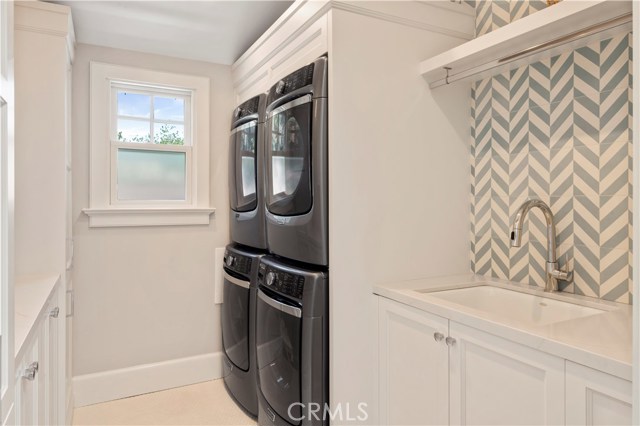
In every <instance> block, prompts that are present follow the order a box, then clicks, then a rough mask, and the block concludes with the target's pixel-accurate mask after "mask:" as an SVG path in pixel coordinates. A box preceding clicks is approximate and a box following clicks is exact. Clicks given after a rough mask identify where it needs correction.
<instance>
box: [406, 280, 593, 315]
mask: <svg viewBox="0 0 640 426" xmlns="http://www.w3.org/2000/svg"><path fill="white" fill-rule="evenodd" d="M416 291H417V292H419V293H426V294H428V295H429V296H430V297H433V298H435V299H440V300H444V301H447V302H451V303H455V304H457V305H462V306H465V307H468V308H471V309H475V310H478V311H484V312H487V313H491V314H493V315H497V316H500V317H503V318H504V319H506V320H511V321H518V322H525V323H529V324H534V325H548V324H553V323H557V322H561V321H567V320H572V319H576V318H582V317H587V316H591V315H597V314H601V313H603V312H605V310H601V309H596V308H592V307H589V306H582V305H578V304H576V303H570V302H564V301H561V300H556V299H551V298H548V297H541V296H538V295H535V294H529V293H524V292H520V291H515V290H507V289H504V288H501V287H495V286H491V285H487V284H480V285H477V286H473V287H465V288H455V289H448V290H431V289H428V290H416Z"/></svg>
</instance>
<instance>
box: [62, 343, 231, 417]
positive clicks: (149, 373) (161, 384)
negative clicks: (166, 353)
mask: <svg viewBox="0 0 640 426" xmlns="http://www.w3.org/2000/svg"><path fill="white" fill-rule="evenodd" d="M221 377H222V352H215V353H209V354H204V355H197V356H192V357H187V358H180V359H174V360H170V361H163V362H157V363H152V364H143V365H136V366H133V367H129V368H122V369H118V370H110V371H103V372H100V373H94V374H84V375H82V376H76V377H74V378H73V390H74V403H75V407H84V406H86V405H92V404H99V403H101V402H107V401H113V400H115V399H121V398H128V397H131V396H136V395H142V394H145V393H150V392H158V391H161V390H166V389H171V388H176V387H180V386H187V385H192V384H195V383H201V382H206V381H209V380H214V379H219V378H221Z"/></svg>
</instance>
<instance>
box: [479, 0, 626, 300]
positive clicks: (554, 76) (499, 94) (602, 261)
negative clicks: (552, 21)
mask: <svg viewBox="0 0 640 426" xmlns="http://www.w3.org/2000/svg"><path fill="white" fill-rule="evenodd" d="M544 7H546V2H545V1H540V0H535V1H534V0H532V1H480V2H477V3H476V31H477V34H478V35H480V34H484V33H486V32H488V31H492V30H494V29H496V28H498V27H500V26H502V25H505V24H507V23H509V22H511V21H512V20H514V19H519V18H521V17H523V16H526V15H527V14H530V13H533V12H535V11H537V10H540V9H541V8H544ZM471 95H472V102H471V104H472V106H471V113H472V137H473V143H472V147H471V157H472V158H471V174H472V185H471V192H472V203H471V216H472V218H471V219H472V227H471V234H472V235H471V268H472V270H473V271H474V272H476V273H478V274H482V275H491V276H494V277H498V278H504V279H510V280H512V281H518V282H526V283H531V284H537V285H539V286H544V282H545V258H546V226H545V223H544V219H543V216H542V215H541V214H540V212H538V211H534V212H532V213H530V217H529V218H528V219H527V220H526V222H525V233H524V236H523V244H522V247H520V248H511V247H510V246H509V230H510V224H511V222H512V220H513V217H514V215H515V211H516V209H517V208H518V207H519V206H520V205H521V204H522V202H524V201H525V200H527V199H528V198H540V199H542V200H543V201H545V202H546V203H547V204H548V205H549V206H550V207H551V209H552V211H553V213H554V215H555V218H556V228H557V229H556V231H557V236H558V239H557V243H558V255H559V259H560V264H561V266H564V265H565V263H566V262H567V261H568V262H569V264H570V267H571V268H572V269H573V271H574V281H573V282H572V283H571V284H569V285H568V286H566V288H564V290H565V291H570V292H575V293H577V294H582V295H587V296H592V297H599V298H603V299H607V300H613V301H618V302H624V303H631V294H630V287H631V262H632V259H631V226H632V224H631V195H632V192H631V177H632V170H631V167H632V150H631V35H630V34H622V35H619V36H616V37H613V38H611V39H608V40H604V41H601V42H596V43H593V44H590V45H588V46H586V47H582V48H579V49H577V50H574V51H568V52H566V53H563V54H561V55H558V56H555V57H552V58H550V59H547V60H542V61H540V62H536V63H534V64H531V65H528V66H523V67H521V68H518V69H514V70H511V71H510V72H506V73H503V74H500V75H496V76H494V77H492V78H487V79H485V80H481V81H478V82H476V83H474V85H473V87H472V93H471Z"/></svg>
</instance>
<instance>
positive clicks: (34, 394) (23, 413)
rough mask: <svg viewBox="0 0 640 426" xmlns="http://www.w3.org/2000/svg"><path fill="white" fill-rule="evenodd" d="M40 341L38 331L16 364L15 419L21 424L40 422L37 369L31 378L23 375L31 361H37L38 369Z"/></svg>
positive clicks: (22, 425) (27, 424)
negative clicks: (16, 410) (16, 408)
mask: <svg viewBox="0 0 640 426" xmlns="http://www.w3.org/2000/svg"><path fill="white" fill-rule="evenodd" d="M40 343H41V342H40V336H39V333H38V334H36V337H35V339H34V340H33V341H32V342H31V343H30V345H29V348H28V349H27V350H26V351H25V353H24V358H23V359H22V361H21V362H20V363H19V364H17V383H16V406H17V407H18V412H17V419H16V421H17V424H19V425H21V426H31V425H39V424H41V423H40V420H39V407H38V396H39V394H40V389H39V388H40V376H39V371H38V372H36V373H35V375H33V376H32V377H31V378H27V377H25V372H26V371H27V369H28V368H29V367H30V366H31V365H32V364H33V363H38V370H39V367H40V363H39V359H38V357H39V355H40Z"/></svg>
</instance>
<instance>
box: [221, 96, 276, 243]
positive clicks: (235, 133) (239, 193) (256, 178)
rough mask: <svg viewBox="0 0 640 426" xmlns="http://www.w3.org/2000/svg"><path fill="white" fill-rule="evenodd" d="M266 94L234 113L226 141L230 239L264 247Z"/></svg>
mask: <svg viewBox="0 0 640 426" xmlns="http://www.w3.org/2000/svg"><path fill="white" fill-rule="evenodd" d="M265 102H266V95H265V94H261V95H258V96H255V97H253V98H251V99H249V100H247V101H246V102H243V103H242V104H241V105H239V106H238V107H237V108H236V109H235V110H233V116H232V124H231V135H230V138H229V139H230V140H229V206H230V208H231V212H230V213H231V214H230V217H229V221H230V232H231V240H232V241H235V242H236V243H239V244H243V245H245V246H248V247H254V248H258V249H266V248H267V235H266V229H265V218H264V182H263V180H264V120H265Z"/></svg>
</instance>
